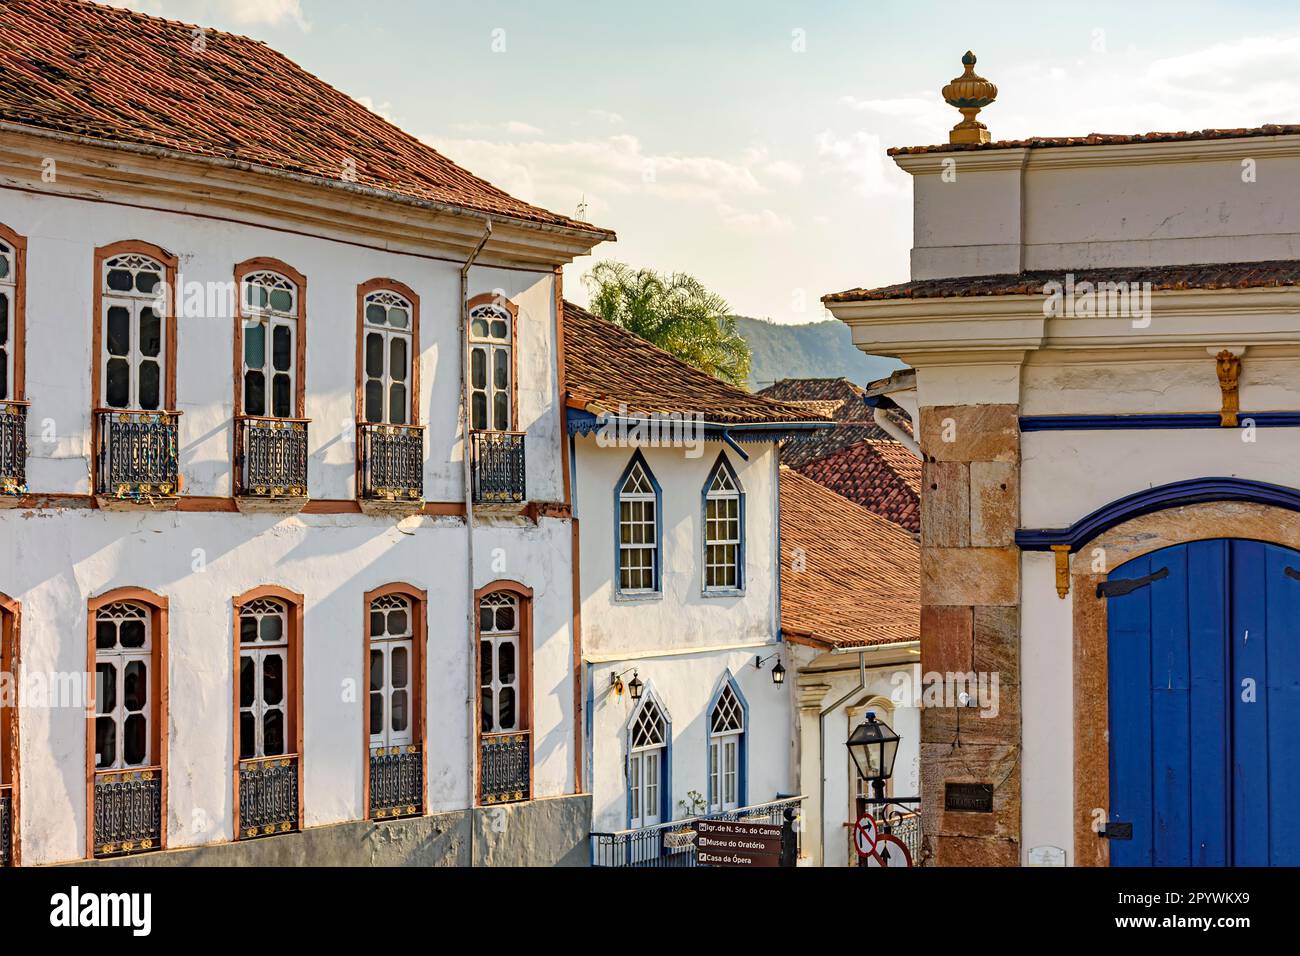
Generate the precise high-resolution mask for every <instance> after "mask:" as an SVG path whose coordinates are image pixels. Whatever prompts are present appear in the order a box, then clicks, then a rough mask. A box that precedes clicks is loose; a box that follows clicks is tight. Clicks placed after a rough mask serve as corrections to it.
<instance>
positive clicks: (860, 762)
mask: <svg viewBox="0 0 1300 956" xmlns="http://www.w3.org/2000/svg"><path fill="white" fill-rule="evenodd" d="M898 739H899V738H898V734H896V733H894V731H893V730H892V729H891V728H890V726H889V724H887V723H885V722H884V721H882V720H877V719H876V712H875V711H873V710H869V711H867V719H866V720H865V721H863V722H862V723H861V724H859V725H858V726H857V729H855V730H854V731H853V733H851V734H849V739H848V740H847V741H846V742H845V746H846V747H848V748H849V756H850V757H852V758H853V763H854V765H855V766H856V767H857V768H858V775H859V776H860V777H862V779H863V780H870V781H871V789H872V791H873V792H874V793H875V795H876V799H878V800H883V799H884V797H885V781H886V780H888V779H889V778H890V777H891V776H893V773H894V758H895V757H896V756H898Z"/></svg>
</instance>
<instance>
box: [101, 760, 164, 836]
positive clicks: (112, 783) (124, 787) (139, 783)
mask: <svg viewBox="0 0 1300 956" xmlns="http://www.w3.org/2000/svg"><path fill="white" fill-rule="evenodd" d="M161 845H162V771H161V770H160V769H159V768H157V767H151V768H148V769H142V770H112V771H106V772H104V773H97V774H95V856H96V857H104V856H122V855H124V854H127V853H140V852H143V851H145V850H156V849H158V848H159V846H161Z"/></svg>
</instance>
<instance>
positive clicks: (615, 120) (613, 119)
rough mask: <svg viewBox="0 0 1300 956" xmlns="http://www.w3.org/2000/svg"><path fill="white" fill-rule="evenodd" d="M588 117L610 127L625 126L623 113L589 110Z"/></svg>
mask: <svg viewBox="0 0 1300 956" xmlns="http://www.w3.org/2000/svg"><path fill="white" fill-rule="evenodd" d="M587 115H588V116H590V117H591V118H592V119H594V120H599V121H600V122H602V123H608V124H609V125H610V126H621V125H623V115H622V114H621V113H612V112H610V111H609V110H587Z"/></svg>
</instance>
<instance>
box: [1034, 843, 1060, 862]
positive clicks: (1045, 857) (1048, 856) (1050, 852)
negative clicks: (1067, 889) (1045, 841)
mask: <svg viewBox="0 0 1300 956" xmlns="http://www.w3.org/2000/svg"><path fill="white" fill-rule="evenodd" d="M1028 865H1029V866H1065V851H1064V850H1062V849H1061V848H1060V847H1059V846H1036V847H1032V848H1031V849H1030V851H1029V863H1028Z"/></svg>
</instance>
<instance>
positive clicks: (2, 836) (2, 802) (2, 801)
mask: <svg viewBox="0 0 1300 956" xmlns="http://www.w3.org/2000/svg"><path fill="white" fill-rule="evenodd" d="M13 847H14V812H13V803H12V798H11V797H10V795H9V788H8V787H0V866H9V865H10V864H11V863H13V859H14V853H13Z"/></svg>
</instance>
